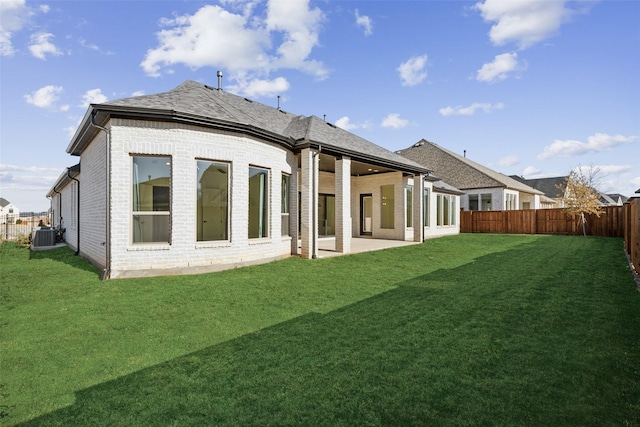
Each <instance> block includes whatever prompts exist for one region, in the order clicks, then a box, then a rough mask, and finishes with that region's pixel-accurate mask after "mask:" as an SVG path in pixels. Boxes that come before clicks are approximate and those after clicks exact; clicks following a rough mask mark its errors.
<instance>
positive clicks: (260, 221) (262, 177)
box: [249, 166, 269, 239]
mask: <svg viewBox="0 0 640 427" xmlns="http://www.w3.org/2000/svg"><path fill="white" fill-rule="evenodd" d="M268 178H269V171H268V170H266V169H261V168H256V167H252V166H251V167H249V238H250V239H256V238H260V237H269V191H268V190H269V185H268Z"/></svg>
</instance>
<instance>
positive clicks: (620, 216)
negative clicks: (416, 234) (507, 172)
mask: <svg viewBox="0 0 640 427" xmlns="http://www.w3.org/2000/svg"><path fill="white" fill-rule="evenodd" d="M586 219H587V223H586V226H585V230H586V234H587V235H588V236H605V237H623V238H624V245H625V250H626V252H627V254H628V255H629V258H630V260H631V263H632V264H633V265H634V266H635V268H636V270H640V198H638V197H635V198H632V199H629V201H628V202H627V203H625V204H624V205H623V206H607V207H605V208H604V213H603V214H602V215H600V217H599V218H598V217H597V216H595V215H587V216H586ZM460 232H461V233H501V234H570V235H581V234H582V222H581V219H580V217H572V216H571V215H569V214H567V213H566V212H565V211H564V210H563V209H537V210H533V209H530V210H520V211H461V212H460Z"/></svg>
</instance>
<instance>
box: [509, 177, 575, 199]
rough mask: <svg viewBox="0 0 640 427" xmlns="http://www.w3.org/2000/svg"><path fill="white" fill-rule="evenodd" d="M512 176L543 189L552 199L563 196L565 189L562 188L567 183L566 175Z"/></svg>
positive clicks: (533, 186)
mask: <svg viewBox="0 0 640 427" xmlns="http://www.w3.org/2000/svg"><path fill="white" fill-rule="evenodd" d="M511 178H513V179H515V180H517V181H520V182H522V183H523V184H525V185H528V186H529V187H532V188H535V189H536V190H540V191H542V192H543V193H544V195H545V196H547V197H549V198H551V199H559V198H562V196H563V195H564V194H563V193H564V191H563V190H561V188H564V187H566V185H567V177H566V176H556V177H549V178H533V179H525V178H523V177H521V176H517V175H511Z"/></svg>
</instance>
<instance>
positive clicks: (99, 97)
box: [79, 89, 108, 108]
mask: <svg viewBox="0 0 640 427" xmlns="http://www.w3.org/2000/svg"><path fill="white" fill-rule="evenodd" d="M107 101H108V99H107V97H106V96H105V95H104V94H103V93H102V91H101V90H100V89H91V90H88V91H86V92H85V94H84V95H82V103H81V104H80V105H79V106H80V107H83V108H86V107H88V106H89V104H102V103H103V102H107Z"/></svg>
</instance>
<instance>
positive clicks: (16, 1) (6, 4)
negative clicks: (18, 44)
mask: <svg viewBox="0 0 640 427" xmlns="http://www.w3.org/2000/svg"><path fill="white" fill-rule="evenodd" d="M31 15H32V12H31V9H29V8H28V7H27V5H26V3H25V0H0V56H11V55H13V54H14V53H15V49H14V47H13V44H12V42H11V38H12V37H13V34H14V33H15V32H17V31H20V30H22V29H23V28H24V26H25V25H26V24H27V23H28V22H29V19H30V18H31Z"/></svg>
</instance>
